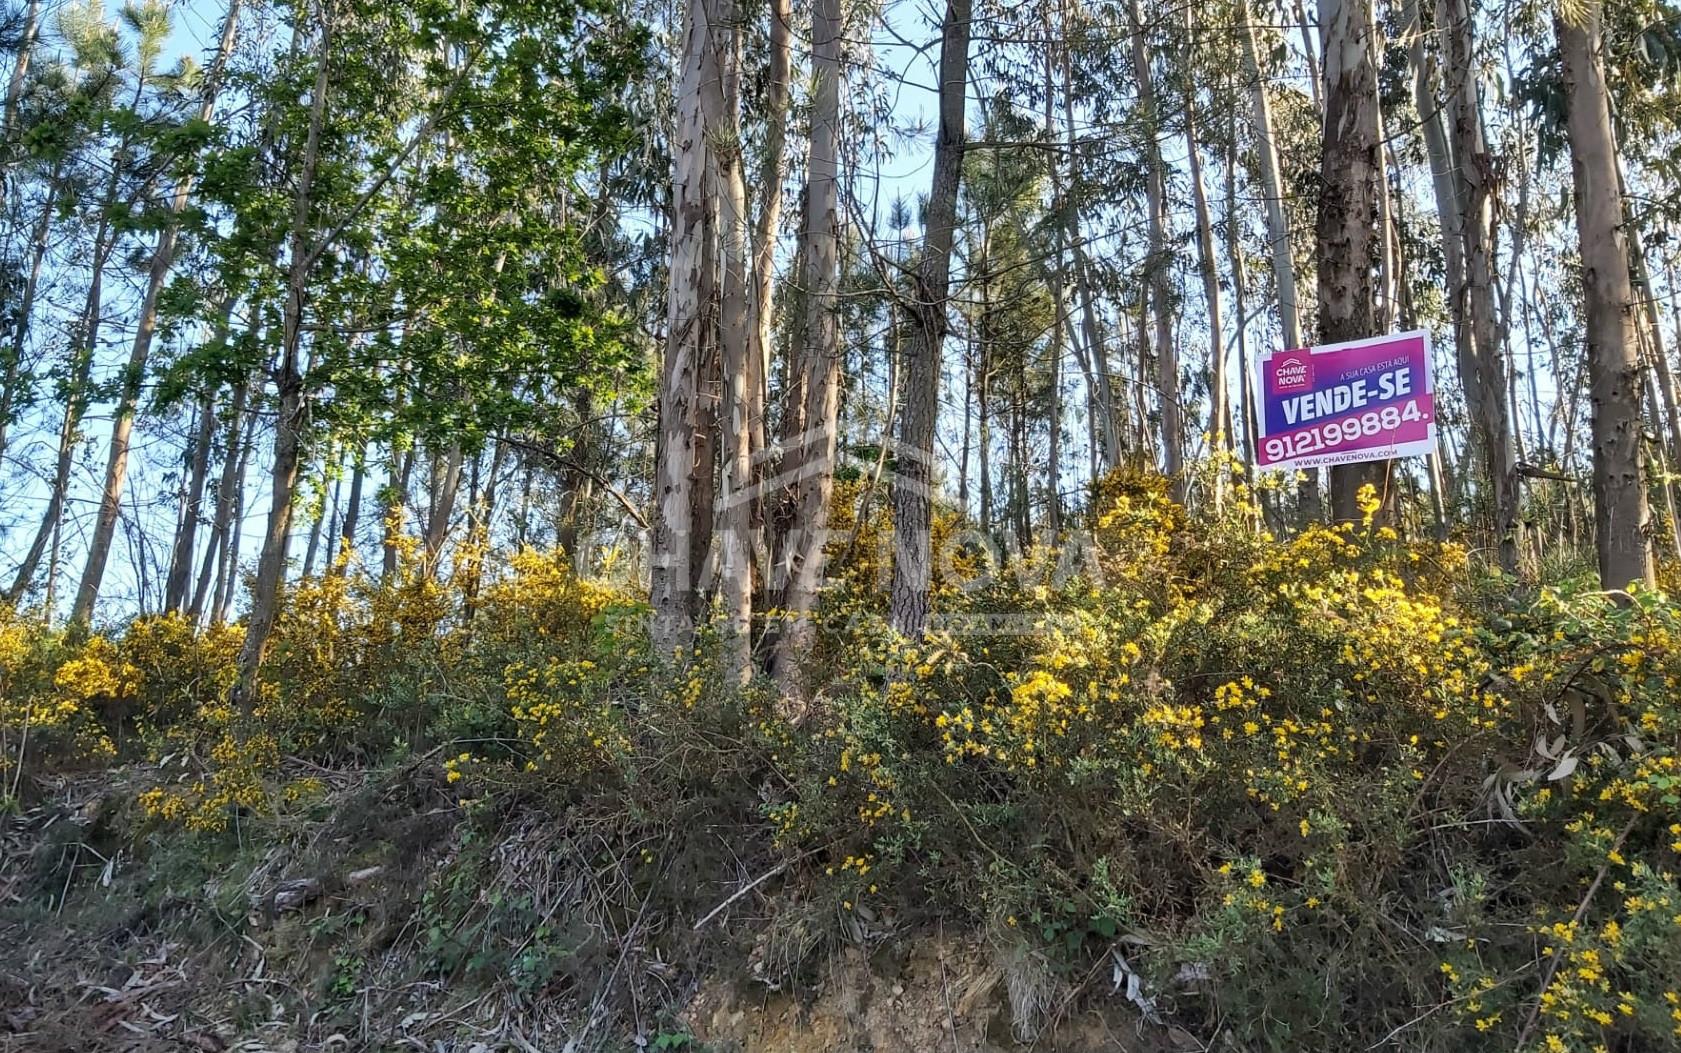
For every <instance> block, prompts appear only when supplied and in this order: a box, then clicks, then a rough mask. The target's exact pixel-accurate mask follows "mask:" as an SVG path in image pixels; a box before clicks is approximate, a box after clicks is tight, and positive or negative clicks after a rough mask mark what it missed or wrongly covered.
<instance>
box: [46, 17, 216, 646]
mask: <svg viewBox="0 0 1681 1053" xmlns="http://www.w3.org/2000/svg"><path fill="white" fill-rule="evenodd" d="M239 4H240V0H228V11H227V16H226V17H225V18H224V19H223V21H222V39H221V42H220V44H218V45H217V48H216V58H215V59H214V60H212V62H211V64H210V70H209V72H208V73H207V74H206V76H205V81H204V96H203V98H202V99H201V100H200V102H199V107H198V119H199V120H200V121H202V122H208V121H209V120H210V118H211V116H212V114H213V113H214V112H215V109H216V94H217V89H218V88H219V87H220V86H221V82H222V72H223V71H224V70H225V69H226V68H227V64H228V59H229V58H230V57H231V56H232V54H233V46H234V37H235V36H236V35H237V33H238V30H239ZM192 190H193V178H192V176H191V175H185V176H182V177H181V178H180V179H179V180H177V181H176V184H175V196H174V197H173V198H172V199H171V201H170V205H169V216H168V218H167V219H166V220H165V221H164V225H163V229H162V230H161V231H159V232H158V244H157V249H156V251H155V252H153V254H152V267H151V271H150V273H149V274H148V275H147V278H146V291H145V293H144V294H143V295H142V296H141V300H140V319H139V321H138V322H137V323H136V327H135V331H134V344H133V346H132V347H130V349H129V355H128V365H127V366H126V367H125V368H124V370H123V377H122V384H121V387H120V389H119V392H118V395H117V407H116V416H115V419H114V420H113V421H112V424H111V450H110V456H109V458H108V459H107V461H106V464H105V484H104V486H103V488H102V489H101V491H100V499H99V513H98V515H97V516H96V517H95V519H94V526H93V536H92V538H91V539H90V540H89V541H88V558H87V565H86V567H85V568H84V569H83V571H82V581H81V584H80V585H79V586H78V587H77V589H76V602H75V603H74V605H72V607H71V609H70V620H71V621H73V622H85V621H87V620H89V619H90V618H92V617H93V607H94V604H95V603H96V602H97V601H98V599H99V587H100V584H101V583H102V582H103V581H104V580H105V564H106V561H107V560H108V559H109V558H110V556H111V542H112V539H113V538H114V537H115V535H116V531H117V513H118V510H119V509H120V508H121V507H122V499H123V485H124V482H125V481H126V479H127V478H128V454H129V443H130V440H131V439H132V438H133V434H134V415H135V411H136V408H137V406H138V404H139V401H140V387H141V384H142V382H143V381H144V380H145V377H146V360H147V358H148V357H149V356H150V355H151V351H152V337H153V335H154V334H155V333H156V331H157V324H158V298H159V297H160V296H161V295H162V294H163V287H164V284H165V283H166V282H167V281H168V280H169V270H170V268H171V267H172V266H173V265H174V263H175V236H176V232H177V229H178V227H179V223H180V217H181V213H182V212H184V211H186V208H187V199H188V198H189V196H190V195H191V194H192Z"/></svg>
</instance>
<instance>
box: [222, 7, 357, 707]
mask: <svg viewBox="0 0 1681 1053" xmlns="http://www.w3.org/2000/svg"><path fill="white" fill-rule="evenodd" d="M319 33H320V40H319V42H318V44H317V47H316V56H315V84H314V87H313V88H312V89H311V91H310V105H309V130H308V132H307V133H306V135H305V138H304V153H303V161H302V170H301V171H300V173H299V177H298V189H297V194H296V197H295V199H294V202H293V207H292V233H291V249H290V251H289V254H288V264H287V272H288V273H287V276H286V300H285V303H284V304H283V306H282V309H281V345H280V363H279V369H278V371H277V373H276V376H275V383H276V387H277V388H278V401H277V410H278V412H277V413H276V415H275V422H274V459H273V463H272V465H271V467H270V469H269V495H270V496H269V514H268V527H267V529H266V531H265V532H264V535H263V547H262V551H261V553H260V554H259V556H258V558H257V575H256V578H255V579H254V581H253V582H252V586H251V613H250V617H249V618H248V619H247V620H246V623H245V643H244V646H243V647H242V648H241V650H240V655H239V682H238V684H236V685H235V687H234V692H233V700H234V702H235V704H236V708H238V710H239V711H240V713H241V715H242V716H243V717H246V718H249V717H250V715H251V710H252V707H253V706H255V705H256V700H257V672H258V670H259V669H260V668H261V667H262V664H263V659H264V658H265V657H267V655H268V645H269V637H270V635H271V634H272V633H273V631H274V623H275V619H276V618H277V617H278V616H279V613H280V587H281V584H282V583H283V581H284V580H285V577H286V543H287V540H288V539H289V538H290V536H291V529H292V502H293V498H294V497H295V496H296V494H297V487H298V465H299V461H300V459H301V456H302V452H303V439H304V436H303V429H304V427H305V408H306V400H305V391H304V376H303V372H302V369H301V362H300V359H301V349H300V343H301V340H302V337H303V311H304V297H305V295H306V294H307V292H308V281H309V271H310V267H309V262H310V260H311V258H312V255H311V252H310V249H309V245H308V237H309V226H310V213H311V192H312V190H313V189H314V183H315V170H316V165H317V163H318V162H319V160H320V146H321V126H322V124H323V122H324V121H325V119H326V114H327V87H328V84H329V83H330V81H329V78H328V73H329V71H330V68H331V66H332V62H331V59H332V50H331V45H332V37H333V18H332V7H331V0H326V3H325V4H324V6H323V9H322V10H321V13H320V30H319Z"/></svg>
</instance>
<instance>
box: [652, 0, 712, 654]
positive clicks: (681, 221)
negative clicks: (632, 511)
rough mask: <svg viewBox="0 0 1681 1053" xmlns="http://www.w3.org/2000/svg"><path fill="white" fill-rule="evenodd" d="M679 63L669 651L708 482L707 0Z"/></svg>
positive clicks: (660, 468) (678, 629) (660, 519)
mask: <svg viewBox="0 0 1681 1053" xmlns="http://www.w3.org/2000/svg"><path fill="white" fill-rule="evenodd" d="M686 11H687V13H686V15H685V19H684V26H683V49H682V69H681V74H680V77H679V81H678V86H677V99H676V104H677V123H676V130H675V133H674V135H673V137H672V144H671V150H672V157H673V168H674V171H673V176H672V201H671V232H670V238H671V259H670V268H669V289H668V293H669V302H668V307H667V315H666V346H665V360H664V363H663V365H662V367H661V374H660V394H659V410H660V413H659V419H660V435H659V456H658V463H657V464H656V466H655V486H654V512H655V516H654V527H653V538H652V541H653V544H652V553H651V559H652V566H651V572H652V573H651V579H650V589H649V605H650V606H651V607H652V614H651V619H650V633H651V635H652V637H653V642H654V646H655V648H656V649H657V650H659V651H660V652H662V653H664V654H668V655H669V654H671V653H673V652H675V651H676V650H677V649H678V648H680V647H683V646H686V645H687V644H688V642H689V639H690V637H691V636H692V635H693V633H694V618H693V616H692V614H691V608H690V604H691V603H692V602H693V598H694V597H693V593H694V588H695V572H696V569H697V568H695V567H694V566H692V562H693V561H692V558H691V555H690V547H691V544H692V542H693V540H694V538H693V535H694V534H695V533H696V532H697V531H698V530H699V529H700V527H701V524H700V523H697V522H696V521H695V518H694V515H695V509H694V496H695V495H694V489H695V487H696V485H697V479H698V480H699V481H705V482H708V483H709V482H710V470H711V469H710V464H709V463H707V464H704V465H703V463H702V454H703V450H704V446H705V444H704V441H703V436H702V434H701V432H702V429H701V428H700V426H699V424H700V415H701V413H702V412H703V407H702V405H701V403H702V392H701V375H702V372H703V363H702V359H703V357H704V356H705V353H706V346H707V344H708V342H709V341H708V340H707V338H706V333H705V328H706V316H707V313H706V310H705V299H704V298H703V297H702V296H701V295H700V292H701V283H702V281H703V278H704V271H705V270H706V258H707V256H708V254H709V252H710V246H709V242H708V235H709V233H710V231H711V229H712V223H711V222H710V216H711V213H712V211H713V202H712V199H711V195H710V193H709V192H708V191H709V186H708V184H709V182H710V181H709V180H708V178H707V170H708V163H707V142H706V135H707V129H706V117H705V112H704V107H703V103H702V92H703V91H704V82H705V81H706V80H707V79H708V78H709V77H711V78H715V77H716V75H717V72H716V70H712V69H711V68H710V67H711V65H712V63H711V60H710V54H711V47H710V44H709V40H710V36H711V33H712V27H711V26H710V25H709V20H708V10H707V3H706V0H687V4H686Z"/></svg>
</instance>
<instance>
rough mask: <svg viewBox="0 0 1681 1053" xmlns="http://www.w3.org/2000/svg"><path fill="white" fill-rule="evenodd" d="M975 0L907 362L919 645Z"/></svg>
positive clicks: (905, 626) (908, 596)
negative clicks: (970, 33) (935, 432)
mask: <svg viewBox="0 0 1681 1053" xmlns="http://www.w3.org/2000/svg"><path fill="white" fill-rule="evenodd" d="M969 11H970V0H946V10H945V17H944V19H943V22H942V28H941V39H940V87H939V91H940V124H939V133H938V138H937V139H935V141H934V174H933V181H932V184H931V186H930V188H929V193H928V210H927V235H926V237H925V238H924V241H923V251H922V259H921V261H920V262H919V263H918V266H917V273H916V279H915V284H914V292H913V297H912V303H911V313H912V317H913V321H914V325H913V328H912V331H911V340H910V347H909V349H908V350H907V353H906V355H905V403H904V412H903V415H902V416H901V417H900V421H899V465H898V472H897V473H896V475H895V477H894V480H893V584H892V592H891V594H890V600H889V608H888V616H889V621H890V623H891V625H892V627H893V628H894V629H895V630H897V631H898V632H900V633H902V634H904V635H905V636H909V637H913V638H915V637H921V636H922V634H923V630H924V628H925V627H926V626H927V623H928V604H929V600H930V596H929V588H930V586H931V585H932V583H933V553H932V548H931V541H930V537H929V533H930V528H931V518H932V498H933V487H934V426H935V423H936V421H937V419H938V416H939V381H940V373H939V363H940V348H941V346H942V344H943V343H944V341H945V335H946V308H947V304H946V300H947V298H948V297H949V296H950V292H951V247H952V239H953V236H954V234H955V232H956V227H957V191H958V186H959V184H960V183H961V182H962V175H963V140H964V128H963V113H964V104H965V101H966V99H967V97H968V92H967V85H968V79H969V32H970V24H969Z"/></svg>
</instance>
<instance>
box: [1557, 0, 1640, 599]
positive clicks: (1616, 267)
mask: <svg viewBox="0 0 1681 1053" xmlns="http://www.w3.org/2000/svg"><path fill="white" fill-rule="evenodd" d="M1603 13H1604V9H1603V6H1602V3H1601V0H1589V2H1588V3H1587V5H1586V7H1585V9H1584V10H1582V11H1581V12H1580V13H1579V15H1578V17H1579V18H1580V22H1572V21H1571V20H1570V19H1567V18H1565V17H1564V16H1563V15H1562V14H1561V15H1557V16H1555V18H1554V20H1553V25H1554V27H1555V31H1556V32H1557V34H1558V47H1559V54H1560V57H1561V58H1562V60H1563V65H1564V97H1565V100H1566V129H1567V131H1568V133H1569V138H1570V171H1571V177H1572V182H1573V184H1574V189H1575V202H1576V228H1577V232H1578V235H1579V237H1580V240H1581V251H1582V292H1583V299H1584V300H1585V301H1586V314H1587V345H1588V353H1587V358H1588V386H1589V398H1590V400H1591V402H1592V404H1593V427H1592V431H1593V492H1594V525H1595V527H1596V545H1595V547H1596V550H1597V553H1598V557H1599V580H1600V583H1601V584H1602V585H1603V586H1604V587H1605V588H1608V589H1621V588H1626V587H1627V586H1628V585H1629V584H1630V583H1635V584H1644V585H1651V584H1652V583H1653V582H1654V580H1655V577H1654V572H1653V566H1652V544H1651V522H1650V519H1651V515H1650V510H1649V509H1648V507H1647V503H1646V484H1645V479H1644V477H1643V475H1642V473H1641V463H1640V462H1641V449H1640V360H1639V357H1638V349H1637V347H1636V344H1635V327H1634V309H1635V307H1634V303H1633V299H1634V293H1633V289H1632V287H1631V285H1630V281H1629V267H1628V244H1627V241H1626V236H1625V234H1624V225H1625V223H1626V221H1627V217H1626V216H1625V214H1624V211H1623V201H1622V195H1621V194H1619V193H1618V189H1617V185H1618V180H1617V147H1616V138H1615V134H1614V133H1613V131H1612V128H1611V113H1610V106H1609V94H1608V92H1607V91H1606V86H1605V71H1604V67H1603V65H1602V64H1601V56H1600V51H1601V49H1602V47H1603V39H1602V34H1601V19H1602V16H1603Z"/></svg>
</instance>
